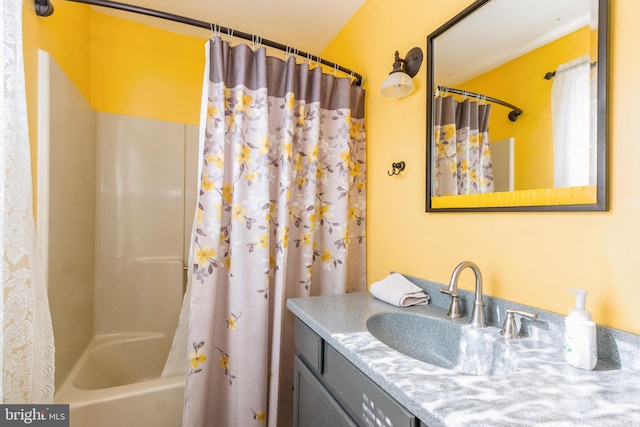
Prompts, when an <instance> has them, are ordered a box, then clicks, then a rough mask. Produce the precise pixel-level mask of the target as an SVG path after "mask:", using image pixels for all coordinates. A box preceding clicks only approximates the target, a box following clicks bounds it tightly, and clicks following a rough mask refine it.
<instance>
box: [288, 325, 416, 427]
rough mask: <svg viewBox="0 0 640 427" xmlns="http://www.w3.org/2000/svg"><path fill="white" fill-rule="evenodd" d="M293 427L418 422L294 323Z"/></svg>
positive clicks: (412, 425) (393, 426)
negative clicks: (295, 354)
mask: <svg viewBox="0 0 640 427" xmlns="http://www.w3.org/2000/svg"><path fill="white" fill-rule="evenodd" d="M295 339H296V352H297V356H296V358H295V364H294V365H295V366H294V369H295V380H294V423H293V425H294V427H335V426H378V425H384V426H389V427H398V426H401V427H419V426H420V421H419V420H418V419H417V418H416V417H415V416H414V415H413V414H411V413H410V412H409V411H407V409H406V408H404V407H403V406H402V405H400V404H399V403H398V402H396V401H395V400H394V399H393V398H392V397H391V396H389V395H388V394H387V393H386V392H385V391H384V390H383V389H381V388H380V387H379V386H378V385H377V384H375V383H374V382H373V381H372V380H371V379H369V378H368V377H367V376H366V375H365V374H364V373H362V371H360V370H359V369H358V368H357V367H355V366H354V365H353V364H352V363H351V362H349V361H348V360H347V359H346V358H344V357H343V356H342V355H341V354H340V353H339V352H338V351H337V350H336V349H334V348H333V347H331V346H330V345H329V344H328V343H327V342H325V341H324V340H322V338H320V337H319V336H318V335H317V334H316V333H315V332H313V330H311V328H309V327H308V326H307V325H305V324H304V322H302V321H301V320H300V319H296V332H295Z"/></svg>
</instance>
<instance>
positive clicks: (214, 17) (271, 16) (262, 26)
mask: <svg viewBox="0 0 640 427" xmlns="http://www.w3.org/2000/svg"><path fill="white" fill-rule="evenodd" d="M78 1H82V0H78ZM118 1H119V2H121V3H126V4H130V5H134V6H139V7H144V8H148V9H153V10H157V11H162V12H168V13H172V14H175V15H179V16H184V17H188V18H192V19H197V20H199V21H204V22H209V23H213V24H217V25H220V26H222V27H227V28H232V29H234V30H237V31H241V32H244V33H247V34H255V35H256V36H259V37H262V38H264V39H268V40H271V41H274V42H277V43H281V44H284V45H287V46H291V47H292V48H294V49H298V50H300V51H303V52H307V53H309V54H311V55H319V54H320V53H321V52H322V51H323V50H324V48H325V47H326V46H327V45H328V44H329V43H330V42H331V40H333V38H334V37H335V36H336V35H338V32H339V31H340V30H341V29H342V27H344V25H345V24H346V23H347V22H348V21H349V19H350V18H351V17H352V16H353V14H354V13H355V12H356V11H357V10H358V8H360V6H361V5H362V4H363V3H364V1H365V0H228V1H223V0H179V1H177V0H118ZM92 8H95V9H96V10H98V11H100V12H102V13H106V14H109V15H115V16H118V17H122V18H125V19H129V20H132V21H137V22H142V23H145V24H148V25H152V26H154V27H159V28H162V29H166V30H169V31H173V32H178V33H182V34H187V35H193V36H196V37H203V38H206V37H209V34H210V33H208V32H207V31H206V30H202V29H198V28H196V27H191V26H188V25H184V24H178V23H175V22H171V21H167V20H163V19H158V18H152V17H148V16H144V15H140V14H136V13H131V12H123V11H117V10H114V9H108V8H105V7H97V6H92Z"/></svg>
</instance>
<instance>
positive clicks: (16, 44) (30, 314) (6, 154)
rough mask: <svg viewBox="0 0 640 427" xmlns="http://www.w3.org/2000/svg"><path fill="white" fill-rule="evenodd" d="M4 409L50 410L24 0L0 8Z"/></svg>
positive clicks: (49, 346) (6, 0)
mask: <svg viewBox="0 0 640 427" xmlns="http://www.w3.org/2000/svg"><path fill="white" fill-rule="evenodd" d="M0 20H1V21H0V29H1V32H2V49H1V50H0V63H1V65H2V67H1V68H0V75H1V77H2V86H1V87H0V109H1V110H2V117H1V118H0V120H1V122H0V137H1V141H0V152H1V155H0V162H1V170H0V192H1V194H0V204H1V209H2V226H1V229H0V250H2V256H1V258H2V292H0V323H1V324H2V329H0V366H1V367H2V381H1V383H0V384H1V387H0V402H2V403H21V404H26V403H42V404H46V403H51V402H52V401H53V387H54V372H53V369H54V367H53V366H54V365H53V356H54V349H53V330H52V327H51V315H50V313H49V303H48V300H47V291H46V288H45V284H44V278H43V276H42V270H41V267H40V260H38V257H37V251H36V238H35V236H36V234H35V224H34V218H33V206H32V191H33V189H32V186H31V160H30V147H29V134H28V129H27V108H26V107H27V101H26V95H25V81H24V64H23V52H22V0H3V1H2V3H1V4H0Z"/></svg>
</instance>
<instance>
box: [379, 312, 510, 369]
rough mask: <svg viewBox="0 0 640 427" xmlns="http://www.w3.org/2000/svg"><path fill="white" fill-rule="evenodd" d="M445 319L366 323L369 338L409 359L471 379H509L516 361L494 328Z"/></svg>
mask: <svg viewBox="0 0 640 427" xmlns="http://www.w3.org/2000/svg"><path fill="white" fill-rule="evenodd" d="M463 322H464V321H454V320H451V319H449V318H447V317H444V318H439V317H429V316H425V315H422V314H416V313H398V312H394V313H380V314H376V315H373V316H371V317H370V318H369V319H368V320H367V329H368V330H369V332H371V334H372V335H373V336H374V337H375V338H376V339H378V340H379V341H381V342H383V343H384V344H386V345H387V346H389V347H391V348H392V349H394V350H396V351H398V352H400V353H403V354H405V355H407V356H409V357H412V358H414V359H417V360H420V361H422V362H426V363H429V364H431V365H435V366H439V367H441V368H445V369H449V370H452V371H456V372H459V373H464V374H470V375H490V376H497V375H508V374H509V373H511V372H512V371H513V370H514V369H515V368H516V366H517V357H516V354H515V353H514V351H513V350H512V349H511V348H510V346H509V345H507V343H506V340H505V339H504V338H503V337H502V336H501V335H500V333H499V329H498V328H495V327H487V328H473V327H471V326H470V325H468V324H466V323H463Z"/></svg>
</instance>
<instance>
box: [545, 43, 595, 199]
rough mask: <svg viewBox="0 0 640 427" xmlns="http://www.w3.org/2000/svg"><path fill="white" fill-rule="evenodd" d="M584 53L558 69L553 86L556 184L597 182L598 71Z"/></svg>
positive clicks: (575, 184)
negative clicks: (594, 69)
mask: <svg viewBox="0 0 640 427" xmlns="http://www.w3.org/2000/svg"><path fill="white" fill-rule="evenodd" d="M590 61H591V58H590V57H589V55H584V56H582V57H580V58H577V59H575V60H573V61H570V62H567V63H566V64H562V65H560V66H559V67H558V69H557V70H556V75H555V77H554V79H553V86H552V88H551V116H552V121H553V156H554V174H553V177H554V186H555V187H573V186H582V185H595V183H596V157H597V156H596V145H597V144H596V129H595V123H596V118H595V114H596V82H595V77H596V73H593V72H592V69H591V62H590Z"/></svg>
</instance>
